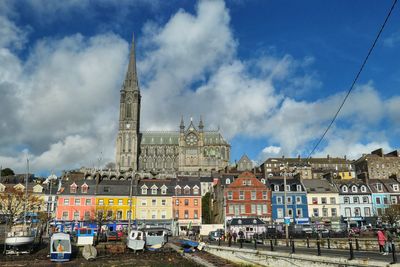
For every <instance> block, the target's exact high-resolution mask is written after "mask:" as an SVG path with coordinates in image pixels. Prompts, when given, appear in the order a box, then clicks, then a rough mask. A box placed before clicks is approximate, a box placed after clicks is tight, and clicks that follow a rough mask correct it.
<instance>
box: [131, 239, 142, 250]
mask: <svg viewBox="0 0 400 267" xmlns="http://www.w3.org/2000/svg"><path fill="white" fill-rule="evenodd" d="M144 245H145V242H144V240H128V244H127V247H128V248H130V249H132V250H143V249H144Z"/></svg>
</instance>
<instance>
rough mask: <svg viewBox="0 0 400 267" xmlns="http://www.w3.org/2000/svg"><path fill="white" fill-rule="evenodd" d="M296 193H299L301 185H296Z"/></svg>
mask: <svg viewBox="0 0 400 267" xmlns="http://www.w3.org/2000/svg"><path fill="white" fill-rule="evenodd" d="M297 192H301V185H299V184H298V185H297Z"/></svg>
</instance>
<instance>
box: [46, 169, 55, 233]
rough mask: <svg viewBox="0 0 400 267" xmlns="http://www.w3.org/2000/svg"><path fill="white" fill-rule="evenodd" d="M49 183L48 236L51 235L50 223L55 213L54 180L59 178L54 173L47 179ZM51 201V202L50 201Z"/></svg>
mask: <svg viewBox="0 0 400 267" xmlns="http://www.w3.org/2000/svg"><path fill="white" fill-rule="evenodd" d="M47 179H48V181H49V183H50V194H49V198H48V199H47V202H48V205H47V234H49V233H50V221H51V218H52V217H53V216H52V212H53V208H54V207H53V205H54V201H53V191H52V190H53V189H52V188H53V180H57V176H56V175H55V174H53V173H51V174H50V176H49V177H47ZM49 200H50V201H49Z"/></svg>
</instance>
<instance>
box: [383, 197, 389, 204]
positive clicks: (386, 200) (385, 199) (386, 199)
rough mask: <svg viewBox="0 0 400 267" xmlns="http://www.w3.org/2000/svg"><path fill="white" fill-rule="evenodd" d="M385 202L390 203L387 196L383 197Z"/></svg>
mask: <svg viewBox="0 0 400 267" xmlns="http://www.w3.org/2000/svg"><path fill="white" fill-rule="evenodd" d="M383 204H385V205H387V204H389V200H388V198H387V197H383Z"/></svg>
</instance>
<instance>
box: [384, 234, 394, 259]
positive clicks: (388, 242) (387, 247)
mask: <svg viewBox="0 0 400 267" xmlns="http://www.w3.org/2000/svg"><path fill="white" fill-rule="evenodd" d="M385 238H386V243H385V251H386V255H388V253H390V252H392V241H393V233H392V231H391V230H390V229H387V228H385Z"/></svg>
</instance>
